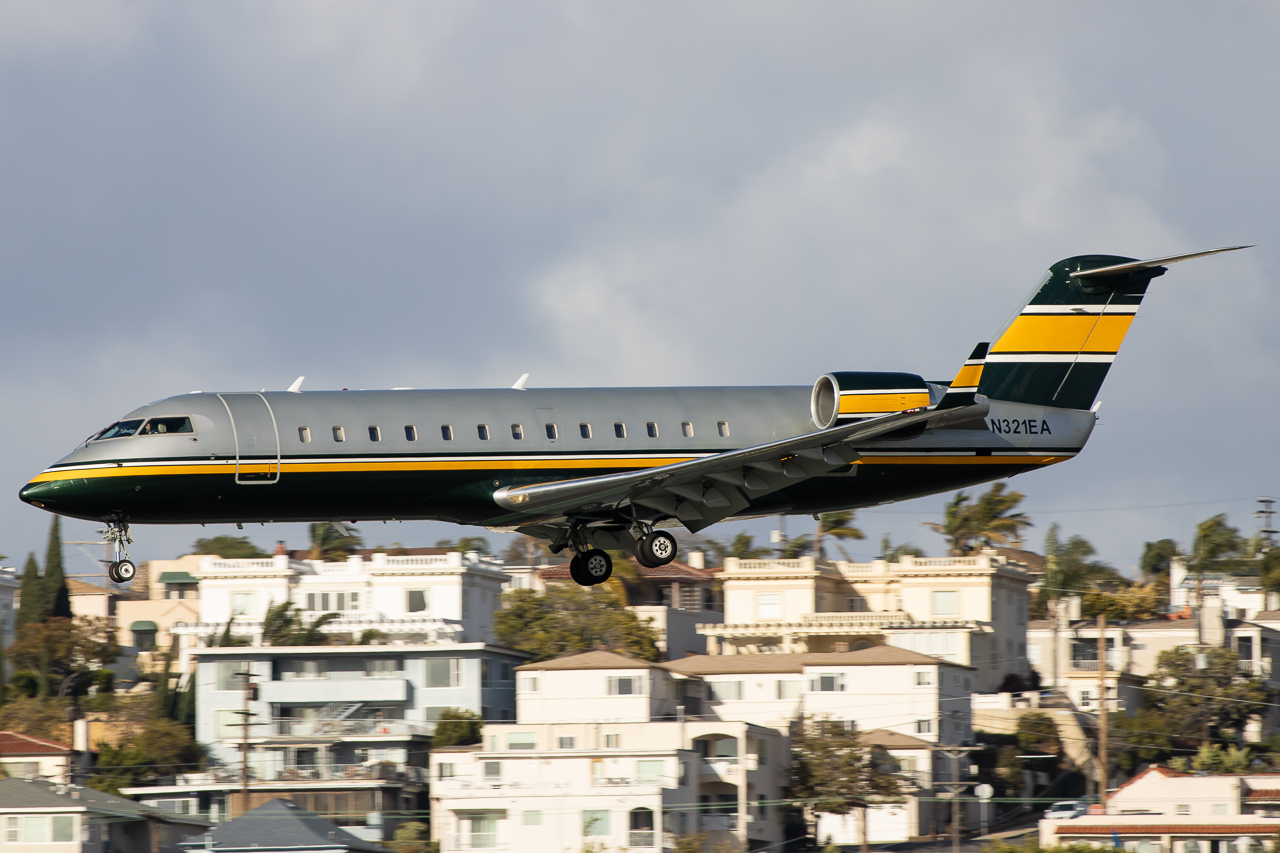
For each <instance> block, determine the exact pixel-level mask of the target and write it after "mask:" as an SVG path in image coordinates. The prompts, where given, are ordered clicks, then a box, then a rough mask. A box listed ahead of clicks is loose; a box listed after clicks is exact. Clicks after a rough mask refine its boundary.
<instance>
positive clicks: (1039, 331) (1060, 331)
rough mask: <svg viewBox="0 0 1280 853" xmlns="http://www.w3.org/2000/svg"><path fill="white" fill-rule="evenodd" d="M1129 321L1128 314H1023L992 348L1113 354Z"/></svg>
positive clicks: (1012, 350) (1129, 315) (1117, 348)
mask: <svg viewBox="0 0 1280 853" xmlns="http://www.w3.org/2000/svg"><path fill="white" fill-rule="evenodd" d="M1132 322H1133V315H1131V314H1103V315H1097V314H1082V315H1071V314H1022V315H1020V316H1019V317H1018V318H1017V319H1016V320H1014V321H1013V323H1012V324H1011V325H1010V326H1009V328H1008V330H1006V331H1005V333H1004V334H1003V335H1001V336H1000V340H998V341H996V343H995V346H993V347H992V348H991V351H992V352H1082V351H1083V352H1108V353H1114V352H1117V351H1119V349H1120V344H1121V343H1123V342H1124V336H1125V333H1126V332H1128V331H1129V324H1130V323H1132Z"/></svg>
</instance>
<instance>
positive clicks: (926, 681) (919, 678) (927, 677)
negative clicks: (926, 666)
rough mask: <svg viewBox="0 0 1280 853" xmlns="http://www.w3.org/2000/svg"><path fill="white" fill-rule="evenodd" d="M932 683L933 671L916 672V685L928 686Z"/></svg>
mask: <svg viewBox="0 0 1280 853" xmlns="http://www.w3.org/2000/svg"><path fill="white" fill-rule="evenodd" d="M932 684H933V673H932V672H929V671H928V670H921V671H920V672H917V673H916V687H929V686H931V685H932Z"/></svg>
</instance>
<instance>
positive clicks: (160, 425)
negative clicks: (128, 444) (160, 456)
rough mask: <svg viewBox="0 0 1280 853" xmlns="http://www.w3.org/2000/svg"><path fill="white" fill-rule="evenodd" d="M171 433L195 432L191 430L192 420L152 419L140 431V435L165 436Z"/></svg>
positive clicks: (183, 418)
mask: <svg viewBox="0 0 1280 853" xmlns="http://www.w3.org/2000/svg"><path fill="white" fill-rule="evenodd" d="M171 432H188V433H189V432H195V430H194V429H192V428H191V418H188V417H185V416H184V417H179V418H152V419H151V420H149V421H147V423H146V425H145V426H143V427H142V429H140V430H138V435H165V434H167V433H171Z"/></svg>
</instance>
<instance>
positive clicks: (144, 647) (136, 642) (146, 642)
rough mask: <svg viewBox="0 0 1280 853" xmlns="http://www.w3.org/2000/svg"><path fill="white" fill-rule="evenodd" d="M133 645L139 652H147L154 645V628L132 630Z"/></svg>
mask: <svg viewBox="0 0 1280 853" xmlns="http://www.w3.org/2000/svg"><path fill="white" fill-rule="evenodd" d="M133 647H134V648H135V649H137V650H138V651H140V652H149V651H151V650H152V649H154V648H155V647H156V632H155V629H152V630H149V631H146V630H144V631H134V632H133Z"/></svg>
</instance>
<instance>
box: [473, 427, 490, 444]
mask: <svg viewBox="0 0 1280 853" xmlns="http://www.w3.org/2000/svg"><path fill="white" fill-rule="evenodd" d="M476 435H478V436H480V440H481V441H488V440H489V425H488V424H476Z"/></svg>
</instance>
